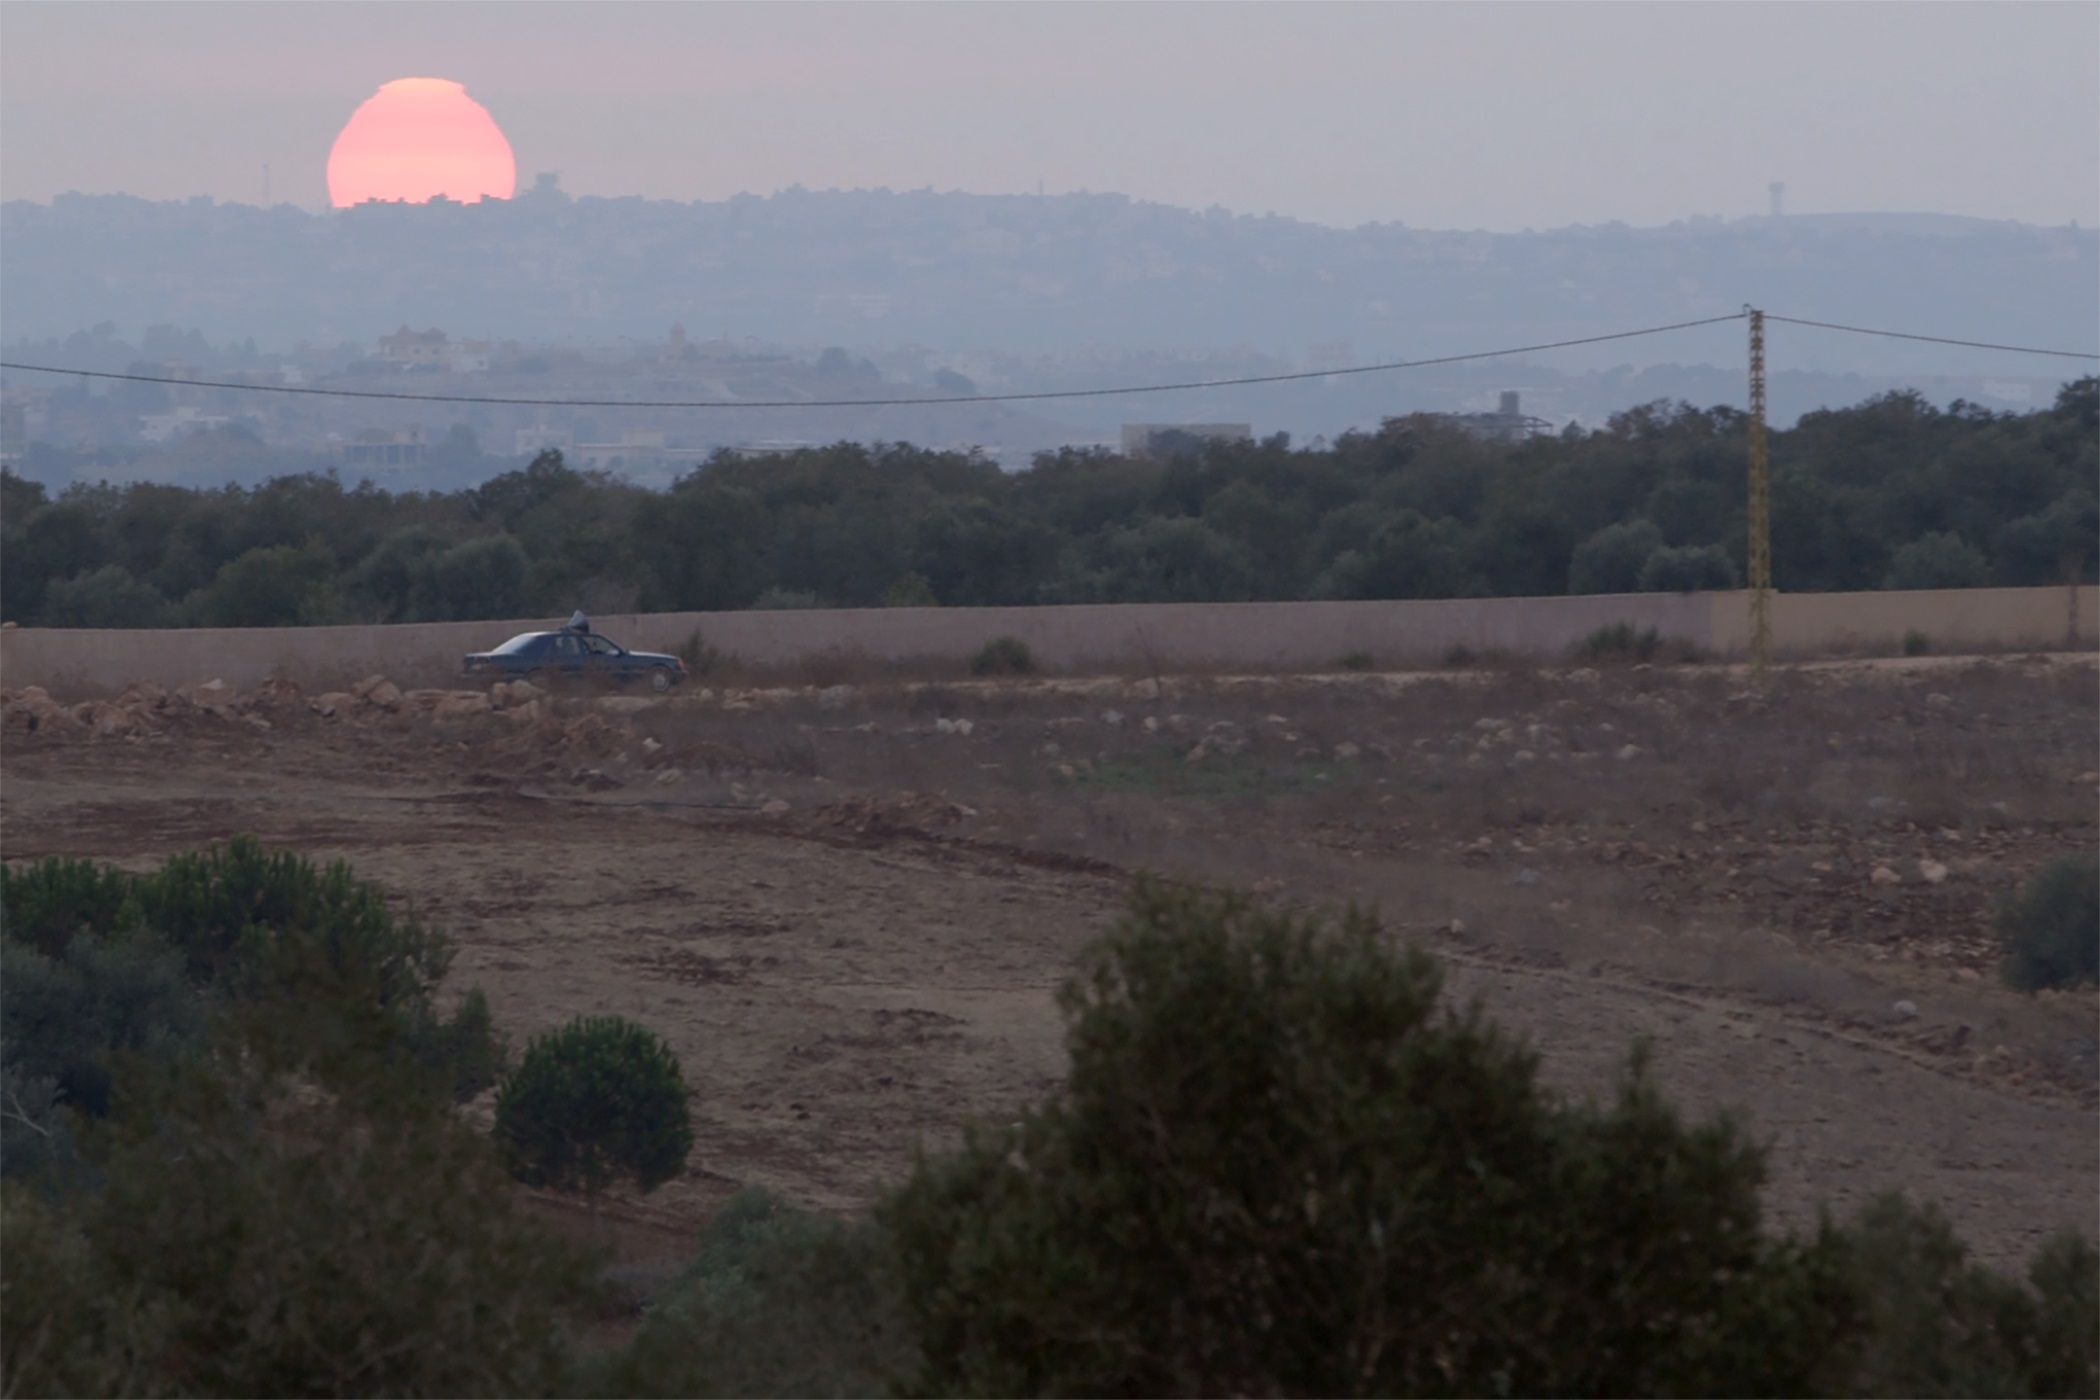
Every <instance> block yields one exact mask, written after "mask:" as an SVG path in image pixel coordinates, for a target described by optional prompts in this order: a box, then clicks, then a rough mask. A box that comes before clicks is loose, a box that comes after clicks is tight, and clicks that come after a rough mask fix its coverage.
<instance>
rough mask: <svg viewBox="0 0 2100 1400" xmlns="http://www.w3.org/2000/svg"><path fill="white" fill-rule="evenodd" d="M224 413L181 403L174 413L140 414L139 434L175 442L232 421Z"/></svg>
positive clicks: (157, 440) (158, 440)
mask: <svg viewBox="0 0 2100 1400" xmlns="http://www.w3.org/2000/svg"><path fill="white" fill-rule="evenodd" d="M232 421H233V420H232V418H230V417H228V416H227V415H226V414H223V413H206V412H204V411H203V410H201V409H198V408H195V407H193V406H191V405H189V404H179V405H177V406H176V408H175V411H174V412H173V413H142V414H140V415H139V436H140V437H141V438H143V439H144V440H145V441H147V442H173V441H175V440H176V439H177V438H183V437H188V436H189V435H190V434H191V433H208V432H211V431H212V430H213V429H215V428H223V427H225V426H226V425H227V424H228V423H230V422H232Z"/></svg>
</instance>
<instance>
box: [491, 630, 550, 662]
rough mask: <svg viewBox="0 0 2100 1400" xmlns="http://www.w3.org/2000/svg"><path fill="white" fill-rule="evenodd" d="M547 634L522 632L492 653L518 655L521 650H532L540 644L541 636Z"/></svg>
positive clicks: (495, 654)
mask: <svg viewBox="0 0 2100 1400" xmlns="http://www.w3.org/2000/svg"><path fill="white" fill-rule="evenodd" d="M546 635H547V634H546V633H545V632H520V633H519V634H518V635H517V636H515V637H512V638H511V639H510V640H509V641H507V642H505V643H504V644H503V645H502V646H500V647H497V648H496V650H495V651H494V652H492V653H490V654H491V655H493V656H516V655H517V654H518V653H519V652H521V651H530V650H531V649H532V648H533V647H535V646H537V645H539V641H540V638H542V637H544V636H546Z"/></svg>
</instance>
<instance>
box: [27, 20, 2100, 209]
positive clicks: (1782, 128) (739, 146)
mask: <svg viewBox="0 0 2100 1400" xmlns="http://www.w3.org/2000/svg"><path fill="white" fill-rule="evenodd" d="M380 16H383V19H376V20H375V17H380ZM0 33H4V37H5V40H6V42H5V44H4V45H0V197H4V198H6V199H11V200H12V199H26V200H32V201H37V202H47V201H49V200H50V199H51V198H53V197H54V196H56V195H58V194H61V193H65V192H68V191H75V190H77V191H82V192H88V193H126V194H131V195H135V196H138V197H141V198H147V199H158V200H166V199H180V198H187V197H191V196H195V195H209V196H211V197H213V198H214V199H217V200H220V201H223V202H239V203H260V202H261V201H262V199H263V194H264V168H265V166H267V167H268V168H269V178H270V190H269V193H270V198H271V199H272V201H273V202H275V201H284V202H290V203H293V204H296V205H299V206H300V207H303V208H309V209H317V208H322V207H325V206H326V204H327V195H326V189H325V184H324V172H325V161H326V157H327V153H328V148H329V144H330V142H331V141H332V140H333V139H334V137H335V135H336V133H337V132H338V131H339V130H340V129H341V127H342V125H343V123H344V122H345V121H346V120H347V119H348V117H349V115H350V113H351V112H352V111H353V110H355V108H356V107H357V105H358V104H359V103H361V102H362V101H364V100H365V98H367V97H369V96H370V95H371V94H372V93H373V92H374V91H375V90H376V89H377V88H378V87H379V85H380V84H381V83H384V82H386V81H389V80H391V79H395V78H399V77H403V76H407V75H411V74H415V75H428V76H439V77H446V78H450V79H454V80H456V81H459V82H462V83H464V84H465V85H466V87H467V90H468V91H469V93H471V94H472V95H473V96H474V97H475V98H476V99H477V100H479V101H481V102H482V103H484V104H485V105H486V106H487V107H488V109H489V111H490V112H491V114H493V116H494V117H495V118H496V120H497V122H498V123H499V124H500V125H501V127H502V129H503V131H504V132H505V133H506V135H507V136H508V137H509V138H510V140H511V142H512V144H513V146H514V147H515V149H516V151H517V158H518V171H519V176H520V182H521V185H522V184H523V183H525V182H526V181H528V180H529V179H530V178H531V175H532V174H533V173H535V172H539V171H560V172H561V176H562V182H563V185H564V187H565V188H566V189H568V190H569V191H570V192H572V193H574V194H577V195H583V196H590V195H600V196H608V197H619V196H631V195H638V196H642V197H645V198H651V199H674V200H680V201H693V200H719V199H722V198H727V197H730V196H733V195H736V194H739V193H747V192H749V193H759V194H769V193H773V192H776V191H780V190H785V189H790V188H794V187H797V186H800V187H803V188H809V189H877V188H890V189H897V190H917V189H929V188H930V189H937V190H942V191H948V190H956V191H967V192H972V193H985V194H1018V193H1027V192H1034V191H1036V190H1038V189H1040V190H1043V191H1046V192H1052V193H1062V192H1071V191H1079V190H1092V191H1106V192H1114V193H1120V194H1126V195H1128V196H1130V197H1132V198H1133V199H1139V200H1146V201H1155V202H1159V203H1164V204H1170V205H1178V206H1181V207H1185V208H1199V209H1200V208H1207V207H1214V206H1220V207H1224V208H1226V209H1229V210H1231V211H1233V212H1237V213H1251V214H1262V213H1275V214H1280V215H1285V216H1288V217H1291V218H1295V219H1301V220H1305V221H1309V222H1313V223H1319V224H1326V225H1329V226H1344V227H1347V226H1355V225H1360V224H1364V223H1371V222H1398V223H1405V224H1407V225H1410V226H1412V227H1416V228H1485V229H1493V230H1516V229H1522V228H1555V227H1564V226H1569V225H1577V224H1608V223H1615V222H1623V223H1628V224H1633V225H1637V226H1640V225H1659V224H1667V223H1671V222H1674V221H1677V220H1680V219H1685V218H1696V217H1714V216H1718V217H1731V218H1732V217H1739V216H1743V215H1752V214H1761V213H1764V212H1766V211H1767V209H1768V203H1767V201H1768V195H1767V185H1768V183H1769V182H1772V181H1783V182H1784V183H1785V185H1786V195H1785V200H1786V204H1785V207H1786V210H1787V212H1789V213H1799V214H1811V213H1853V212H1873V211H1889V212H1903V213H1934V214H1952V215H1961V216H1967V217H1974V218H1985V219H2011V220H2018V221H2022V222H2027V223H2033V224H2039V225H2044V226H2060V225H2062V224H2065V223H2066V222H2069V221H2073V220H2076V221H2077V222H2079V223H2083V224H2091V223H2095V222H2100V128H2096V124H2095V122H2094V121H2093V120H2092V117H2093V113H2094V111H2095V109H2096V108H2100V67H2096V65H2095V63H2094V62H2093V55H2094V53H2095V52H2096V50H2100V8H2096V7H2093V6H2073V5H2047V4H1991V5H1967V4H1948V5H1916V4H1889V5H1873V6H1864V5H1862V6H1818V7H1807V6H1762V5H1738V4H1713V5H1698V6H1674V7H1661V6H1645V5H1618V4H1585V5H1579V6H1575V5H1569V6H1544V5H1533V4H1517V3H1512V4H1498V5H1444V4H1423V5H1407V6H1380V7H1373V6H1332V5H1293V6H1287V7H1286V6H1239V7H1224V6H1205V7H1196V6H1164V5H1119V6H1113V7H1091V6H1090V7H1077V6H1072V7H1065V6H921V5H884V6H840V5H824V4H816V5H805V6H793V7H755V6H735V7H730V6H707V7H673V6H661V5H632V4H600V5H594V6H591V7H588V8H585V7H582V6H577V5H565V4H549V5H537V6H504V7H498V6H467V5H453V6H407V5H395V6H386V7H383V8H379V9H374V8H372V7H365V6H355V7H353V6H348V5H341V4H315V5H307V6H299V7H256V6H245V5H243V6H235V5H228V4H219V3H197V4H185V5H182V6H167V7H163V6H151V5H142V4H131V3H118V4H109V5H98V6H71V5H58V4H52V3H45V2H44V0H16V2H15V3H11V4H9V5H8V6H7V7H6V8H5V11H4V12H0Z"/></svg>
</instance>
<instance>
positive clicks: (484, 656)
mask: <svg viewBox="0 0 2100 1400" xmlns="http://www.w3.org/2000/svg"><path fill="white" fill-rule="evenodd" d="M466 673H467V674H468V675H469V676H472V677H474V678H476V679H477V680H504V681H513V680H530V681H532V682H534V683H535V684H544V683H547V682H550V681H552V682H559V681H569V682H575V683H581V684H585V685H632V684H634V683H635V682H637V681H640V682H642V683H644V684H646V685H647V686H648V687H649V688H650V689H651V690H653V691H656V692H657V693H659V694H661V693H663V692H664V691H667V690H669V689H670V688H671V687H672V686H674V685H678V684H680V683H681V682H683V681H684V680H685V663H684V662H683V661H680V660H679V659H678V658H677V657H675V656H665V655H663V654H662V653H660V652H653V651H629V650H627V648H625V647H623V646H621V645H620V644H619V643H618V642H615V641H614V640H613V639H612V638H610V637H605V636H600V635H599V634H598V633H596V632H593V631H591V630H590V625H589V624H588V623H585V624H583V625H582V626H577V625H576V624H574V623H571V624H570V625H569V626H567V627H564V628H561V629H560V630H559V631H554V632H520V633H519V634H518V635H517V636H515V637H512V638H511V639H510V640H509V641H507V642H505V643H504V644H503V645H502V646H500V647H497V648H496V649H495V650H494V651H477V652H475V653H473V654H472V655H471V656H469V657H467V659H466Z"/></svg>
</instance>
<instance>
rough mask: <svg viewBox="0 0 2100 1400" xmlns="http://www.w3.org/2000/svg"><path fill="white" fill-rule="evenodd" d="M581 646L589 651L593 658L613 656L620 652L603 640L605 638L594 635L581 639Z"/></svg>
mask: <svg viewBox="0 0 2100 1400" xmlns="http://www.w3.org/2000/svg"><path fill="white" fill-rule="evenodd" d="M583 644H584V645H585V646H587V647H589V648H590V649H591V654H592V655H594V656H614V655H617V654H618V653H619V650H620V649H619V648H618V647H616V646H614V645H613V644H612V643H611V642H609V641H607V640H605V638H603V637H600V636H598V635H596V634H595V633H594V634H593V635H591V636H588V637H585V638H584V639H583Z"/></svg>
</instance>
